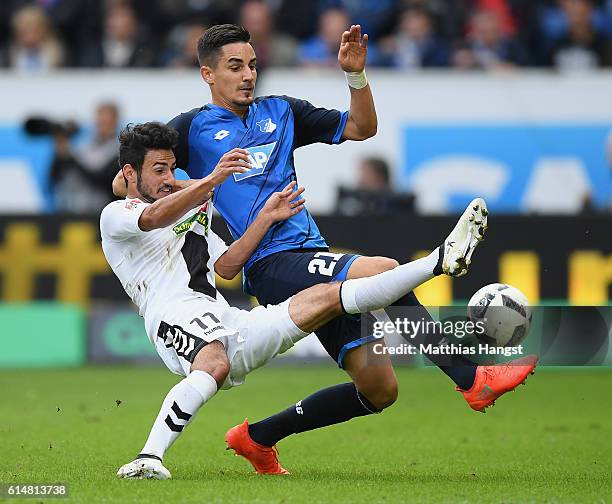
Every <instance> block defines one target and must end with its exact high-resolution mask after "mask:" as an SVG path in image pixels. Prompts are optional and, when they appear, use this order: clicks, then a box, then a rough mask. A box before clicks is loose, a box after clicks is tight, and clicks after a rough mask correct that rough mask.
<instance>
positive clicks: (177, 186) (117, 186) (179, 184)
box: [113, 170, 197, 198]
mask: <svg viewBox="0 0 612 504" xmlns="http://www.w3.org/2000/svg"><path fill="white" fill-rule="evenodd" d="M196 182H197V181H196V180H191V179H189V180H175V181H174V191H180V190H181V189H185V188H186V187H189V186H191V185H192V184H195V183H196ZM113 194H114V195H115V196H117V197H118V198H125V197H126V196H127V185H125V177H124V176H123V170H119V171H118V172H117V175H115V178H114V179H113Z"/></svg>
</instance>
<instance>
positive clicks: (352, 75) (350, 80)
mask: <svg viewBox="0 0 612 504" xmlns="http://www.w3.org/2000/svg"><path fill="white" fill-rule="evenodd" d="M344 75H346V82H347V84H348V85H349V86H350V87H352V88H353V89H361V88H364V87H366V86H367V85H368V78H367V76H366V73H365V70H362V71H361V72H344Z"/></svg>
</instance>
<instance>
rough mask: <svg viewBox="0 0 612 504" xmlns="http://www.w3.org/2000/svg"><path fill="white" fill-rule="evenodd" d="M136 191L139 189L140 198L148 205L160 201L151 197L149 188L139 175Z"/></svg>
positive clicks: (137, 176)
mask: <svg viewBox="0 0 612 504" xmlns="http://www.w3.org/2000/svg"><path fill="white" fill-rule="evenodd" d="M136 189H138V192H139V193H140V196H141V197H142V199H143V201H145V202H146V203H155V202H156V201H157V200H158V198H155V197H153V196H151V194H150V193H149V188H148V187H145V186H144V184H143V183H142V179H141V178H140V175H138V174H137V175H136Z"/></svg>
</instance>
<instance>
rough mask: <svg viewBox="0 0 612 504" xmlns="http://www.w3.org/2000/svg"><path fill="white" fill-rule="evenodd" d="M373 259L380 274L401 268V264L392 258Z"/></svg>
mask: <svg viewBox="0 0 612 504" xmlns="http://www.w3.org/2000/svg"><path fill="white" fill-rule="evenodd" d="M372 259H374V260H375V263H374V266H375V268H376V269H377V270H378V272H379V273H382V272H383V271H389V270H392V269H393V268H397V267H398V266H399V262H397V261H396V260H395V259H391V258H390V257H373V258H372Z"/></svg>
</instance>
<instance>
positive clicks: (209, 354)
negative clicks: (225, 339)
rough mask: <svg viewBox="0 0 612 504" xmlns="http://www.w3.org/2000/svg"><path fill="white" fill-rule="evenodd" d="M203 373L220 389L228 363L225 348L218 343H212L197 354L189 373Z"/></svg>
mask: <svg viewBox="0 0 612 504" xmlns="http://www.w3.org/2000/svg"><path fill="white" fill-rule="evenodd" d="M196 370H198V371H204V372H205V373H208V374H209V375H211V376H212V377H213V378H214V379H215V381H216V382H217V386H218V387H221V386H222V385H223V382H224V381H225V379H226V378H227V375H228V374H229V371H230V362H229V359H228V357H227V354H226V353H225V347H224V346H223V344H222V343H221V342H219V341H213V342H211V343H210V344H208V345H206V346H205V347H204V348H202V350H200V351H199V352H198V354H197V355H196V357H195V359H194V360H193V363H192V364H191V371H196Z"/></svg>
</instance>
